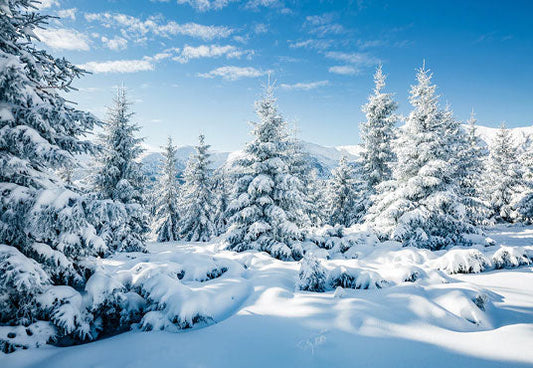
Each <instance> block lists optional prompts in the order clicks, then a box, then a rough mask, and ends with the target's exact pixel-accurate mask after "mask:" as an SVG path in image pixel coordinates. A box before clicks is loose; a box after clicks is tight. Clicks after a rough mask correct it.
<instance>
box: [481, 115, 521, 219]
mask: <svg viewBox="0 0 533 368" xmlns="http://www.w3.org/2000/svg"><path fill="white" fill-rule="evenodd" d="M523 184H524V183H523V178H522V172H521V169H520V165H519V162H518V157H517V155H516V147H514V145H513V143H512V141H511V135H510V133H509V130H508V129H507V128H506V127H505V124H503V123H502V125H501V127H500V129H499V130H498V133H497V134H496V138H495V140H494V142H493V144H492V145H491V148H490V156H489V160H488V161H487V168H486V170H485V175H484V188H483V192H484V193H485V195H486V198H487V200H488V201H489V203H490V206H491V210H492V213H493V216H494V218H495V220H496V221H503V222H513V221H515V219H516V217H517V213H516V212H515V210H514V208H513V203H514V201H516V200H517V198H518V195H519V193H520V191H521V190H522V189H523Z"/></svg>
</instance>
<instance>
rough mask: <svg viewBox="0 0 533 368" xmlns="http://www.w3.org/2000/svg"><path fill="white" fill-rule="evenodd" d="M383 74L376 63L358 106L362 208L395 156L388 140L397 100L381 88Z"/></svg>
mask: <svg viewBox="0 0 533 368" xmlns="http://www.w3.org/2000/svg"><path fill="white" fill-rule="evenodd" d="M385 78H386V76H385V74H383V70H382V67H381V65H380V66H379V67H378V68H377V70H376V73H375V74H374V82H375V88H374V92H373V94H372V95H371V96H370V97H369V98H368V102H367V103H366V104H365V105H363V107H362V111H363V112H364V113H365V115H366V121H365V122H363V123H361V139H362V141H363V145H364V150H363V153H362V155H361V159H362V163H361V168H360V170H359V174H360V177H361V181H362V183H363V186H364V188H363V191H362V193H361V197H362V198H361V201H362V205H363V212H366V210H367V209H368V208H369V207H370V205H371V197H372V196H373V195H374V194H376V187H377V186H378V185H379V184H381V183H383V182H384V181H387V180H390V179H392V168H391V166H392V163H393V162H394V161H395V160H396V157H395V154H394V150H393V148H392V143H393V140H394V139H395V135H396V133H395V127H394V126H395V124H396V120H397V117H396V115H395V114H394V112H395V111H396V108H397V104H396V102H395V101H394V100H393V97H392V96H393V95H392V94H391V93H385V92H383V88H384V87H385ZM363 215H364V214H363Z"/></svg>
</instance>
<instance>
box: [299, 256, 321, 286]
mask: <svg viewBox="0 0 533 368" xmlns="http://www.w3.org/2000/svg"><path fill="white" fill-rule="evenodd" d="M326 278H327V273H326V270H325V269H324V267H323V266H322V265H321V264H320V261H319V260H318V259H316V258H314V257H311V256H307V255H306V256H305V257H304V258H303V259H302V260H301V261H300V271H299V273H298V288H299V289H300V290H307V291H325V290H326Z"/></svg>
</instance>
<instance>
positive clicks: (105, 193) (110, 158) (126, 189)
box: [94, 87, 149, 251]
mask: <svg viewBox="0 0 533 368" xmlns="http://www.w3.org/2000/svg"><path fill="white" fill-rule="evenodd" d="M132 116H133V113H132V112H130V103H129V102H128V100H127V97H126V90H125V88H124V87H119V88H117V92H116V95H115V98H114V100H113V105H112V106H111V107H110V108H109V109H108V120H107V122H106V124H105V132H104V134H102V136H101V139H102V145H103V148H104V150H103V152H102V153H101V154H100V155H99V157H98V161H99V164H100V165H99V167H98V169H97V173H96V175H95V179H94V189H95V192H96V193H97V194H98V196H99V197H100V198H101V199H109V200H111V201H113V202H114V204H115V205H117V206H118V207H119V208H116V209H115V210H116V211H117V212H121V213H122V214H123V215H124V218H123V219H120V221H113V222H107V221H105V222H102V223H100V224H99V225H98V226H97V229H98V232H99V234H102V235H103V236H105V237H106V239H108V240H109V243H110V246H111V247H112V249H114V250H117V251H142V250H143V249H144V243H145V237H146V233H147V232H148V231H149V227H148V214H147V213H146V210H145V208H144V196H143V195H144V193H143V192H144V186H145V184H146V181H145V177H144V175H143V173H142V171H141V163H140V162H139V161H138V159H139V156H140V155H141V153H142V152H143V149H142V147H141V142H142V139H141V138H136V137H135V134H136V133H137V132H138V131H139V129H140V128H139V126H138V125H136V124H133V123H132V122H131V118H132ZM122 207H123V208H122Z"/></svg>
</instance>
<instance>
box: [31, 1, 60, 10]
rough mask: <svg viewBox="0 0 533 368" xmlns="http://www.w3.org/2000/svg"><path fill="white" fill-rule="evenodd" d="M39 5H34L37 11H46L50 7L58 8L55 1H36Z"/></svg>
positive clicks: (57, 2)
mask: <svg viewBox="0 0 533 368" xmlns="http://www.w3.org/2000/svg"><path fill="white" fill-rule="evenodd" d="M38 1H39V3H40V4H39V3H37V4H35V6H37V9H46V8H51V7H52V6H59V1H57V0H38Z"/></svg>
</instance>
